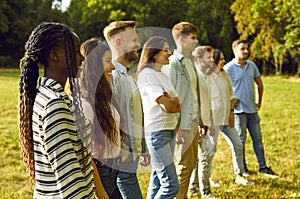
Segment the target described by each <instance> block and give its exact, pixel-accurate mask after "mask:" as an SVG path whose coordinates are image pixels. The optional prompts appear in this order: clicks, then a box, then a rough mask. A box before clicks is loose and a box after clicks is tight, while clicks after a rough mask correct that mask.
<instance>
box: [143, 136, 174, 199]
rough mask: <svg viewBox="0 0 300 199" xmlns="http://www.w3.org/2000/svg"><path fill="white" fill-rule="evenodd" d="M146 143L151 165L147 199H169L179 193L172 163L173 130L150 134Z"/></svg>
mask: <svg viewBox="0 0 300 199" xmlns="http://www.w3.org/2000/svg"><path fill="white" fill-rule="evenodd" d="M146 143H147V146H148V150H149V154H150V156H151V164H152V171H151V177H150V183H149V187H148V193H147V199H159V198H162V199H168V198H170V199H171V198H173V197H175V196H176V194H177V192H178V191H179V183H178V179H177V174H176V169H175V165H174V162H173V155H174V148H175V130H162V131H157V132H152V133H150V134H149V135H148V136H146Z"/></svg>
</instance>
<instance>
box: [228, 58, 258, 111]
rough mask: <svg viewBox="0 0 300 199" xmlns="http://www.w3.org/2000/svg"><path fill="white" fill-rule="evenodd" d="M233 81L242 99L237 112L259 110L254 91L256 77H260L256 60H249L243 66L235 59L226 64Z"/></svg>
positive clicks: (237, 93)
mask: <svg viewBox="0 0 300 199" xmlns="http://www.w3.org/2000/svg"><path fill="white" fill-rule="evenodd" d="M224 69H225V70H226V71H227V72H228V73H229V75H230V77H231V81H232V86H233V91H234V94H235V96H236V98H237V99H238V100H239V101H240V103H239V104H238V106H237V107H236V108H235V110H234V112H235V113H242V112H244V113H255V112H257V108H256V104H255V93H254V79H255V78H258V77H260V72H259V70H258V68H257V66H256V65H255V63H254V62H252V61H249V60H247V61H246V65H245V66H244V67H242V66H241V65H240V64H239V63H237V62H236V60H235V59H233V60H231V61H230V62H229V63H227V64H226V65H225V66H224Z"/></svg>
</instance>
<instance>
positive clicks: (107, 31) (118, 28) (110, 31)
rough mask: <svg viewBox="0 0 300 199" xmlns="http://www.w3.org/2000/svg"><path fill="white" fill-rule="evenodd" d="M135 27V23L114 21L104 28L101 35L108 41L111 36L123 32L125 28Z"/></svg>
mask: <svg viewBox="0 0 300 199" xmlns="http://www.w3.org/2000/svg"><path fill="white" fill-rule="evenodd" d="M135 26H136V22H135V21H114V22H111V23H110V24H109V25H107V26H106V27H105V28H104V30H103V34H104V37H105V38H106V39H107V40H109V39H110V38H111V37H112V36H114V35H116V34H118V33H120V32H123V31H125V30H126V28H127V27H131V28H135Z"/></svg>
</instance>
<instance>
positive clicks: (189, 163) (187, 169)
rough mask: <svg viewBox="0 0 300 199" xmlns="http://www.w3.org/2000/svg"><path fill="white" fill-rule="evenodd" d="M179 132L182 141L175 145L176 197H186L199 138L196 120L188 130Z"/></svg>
mask: <svg viewBox="0 0 300 199" xmlns="http://www.w3.org/2000/svg"><path fill="white" fill-rule="evenodd" d="M181 132H182V135H183V137H184V143H183V144H176V145H175V165H176V172H177V176H178V181H179V187H180V188H179V192H178V194H177V195H176V199H184V198H187V191H188V187H189V183H190V178H191V174H192V171H193V170H194V168H195V167H196V163H197V154H198V138H199V134H198V124H197V122H196V120H193V122H192V129H191V130H190V131H182V130H181Z"/></svg>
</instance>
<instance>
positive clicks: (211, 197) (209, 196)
mask: <svg viewBox="0 0 300 199" xmlns="http://www.w3.org/2000/svg"><path fill="white" fill-rule="evenodd" d="M202 199H218V198H217V197H215V196H214V195H213V194H212V193H207V194H203V196H202Z"/></svg>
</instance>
